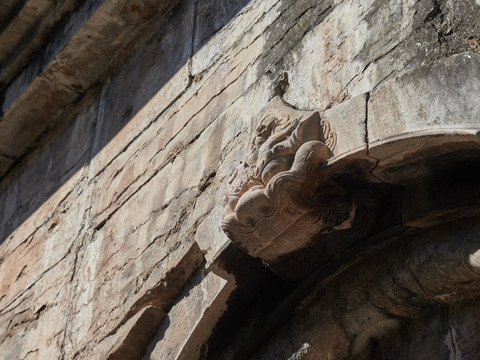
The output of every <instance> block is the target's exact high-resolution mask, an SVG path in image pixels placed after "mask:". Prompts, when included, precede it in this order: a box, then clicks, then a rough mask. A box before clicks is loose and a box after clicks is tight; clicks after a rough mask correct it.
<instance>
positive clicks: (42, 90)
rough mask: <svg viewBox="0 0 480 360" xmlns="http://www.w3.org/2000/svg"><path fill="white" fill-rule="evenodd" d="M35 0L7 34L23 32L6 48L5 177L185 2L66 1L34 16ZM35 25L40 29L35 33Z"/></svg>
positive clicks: (1, 120)
mask: <svg viewBox="0 0 480 360" xmlns="http://www.w3.org/2000/svg"><path fill="white" fill-rule="evenodd" d="M32 1H34V0H30V2H27V3H26V4H24V6H23V8H22V9H21V10H19V11H18V12H17V14H16V18H15V19H12V20H11V21H10V23H9V25H7V26H6V28H5V29H4V31H3V32H2V34H0V40H1V39H2V37H4V36H7V35H8V34H9V33H12V32H15V31H17V36H16V37H15V39H17V40H10V41H9V42H4V43H3V44H5V45H4V46H2V47H1V48H0V60H1V62H2V68H0V82H3V86H2V88H0V91H1V93H0V99H1V100H2V105H1V109H2V115H1V117H0V134H1V137H0V154H2V155H3V158H6V159H8V160H9V161H1V162H0V176H3V175H5V174H6V173H7V172H8V170H9V169H10V168H11V167H12V166H14V163H15V161H16V160H18V159H19V158H21V157H22V156H24V155H25V154H26V153H27V152H28V151H29V149H32V148H34V147H35V146H37V145H38V143H39V142H40V138H41V137H42V136H44V135H45V133H54V131H53V130H55V129H56V128H57V127H60V126H63V125H64V124H65V121H66V120H65V119H66V118H68V117H69V116H68V115H69V112H70V111H71V110H72V108H73V105H74V104H75V103H76V102H78V101H79V100H80V99H81V98H82V97H83V96H84V95H85V94H86V92H87V91H88V90H89V89H90V88H91V87H92V86H93V85H95V84H98V83H102V82H103V81H105V79H106V77H107V76H108V73H109V72H110V71H111V70H112V69H113V68H115V67H116V66H118V65H119V64H120V63H121V62H123V61H124V60H125V59H126V58H127V57H128V56H129V54H131V53H133V52H134V51H135V49H136V48H138V47H139V46H141V44H142V41H141V37H142V36H143V35H145V34H149V33H150V34H151V33H154V31H152V29H151V28H154V27H157V26H158V24H159V22H160V21H161V20H162V19H163V18H164V17H165V16H166V14H168V12H169V10H171V9H172V8H173V7H174V6H175V5H176V4H178V0H169V1H160V0H152V1H150V2H148V4H144V2H142V1H138V0H120V1H110V0H106V1H99V0H90V1H87V2H84V3H83V4H82V5H80V6H78V7H76V8H75V6H74V3H75V2H74V1H68V0H65V1H64V2H63V3H62V5H61V6H59V7H58V10H55V9H50V8H48V9H43V10H44V11H43V12H42V11H40V10H39V11H40V12H39V13H38V14H37V15H38V16H39V17H40V18H41V20H35V21H34V20H32V18H31V17H29V16H28V14H29V11H27V10H29V9H28V5H29V4H30V3H31V2H32ZM66 15H69V16H66ZM24 17H25V18H24ZM65 18H68V21H65ZM61 19H63V21H61ZM25 23H28V24H30V25H31V26H30V27H29V26H26V25H25ZM19 24H23V26H22V27H19ZM35 26H36V27H37V32H35V33H32V31H33V30H32V27H33V28H35ZM15 27H17V29H15ZM144 37H145V36H144ZM144 40H145V41H147V40H148V38H147V37H145V39H144ZM12 54H13V55H12ZM14 55H15V56H14ZM25 58H28V59H29V60H28V63H25ZM60 119H62V121H60Z"/></svg>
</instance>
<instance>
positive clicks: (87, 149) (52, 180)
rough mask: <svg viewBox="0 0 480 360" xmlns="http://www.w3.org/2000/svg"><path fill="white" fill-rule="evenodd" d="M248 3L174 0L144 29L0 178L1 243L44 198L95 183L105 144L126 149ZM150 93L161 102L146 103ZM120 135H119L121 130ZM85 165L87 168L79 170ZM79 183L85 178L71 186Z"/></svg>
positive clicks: (186, 83)
mask: <svg viewBox="0 0 480 360" xmlns="http://www.w3.org/2000/svg"><path fill="white" fill-rule="evenodd" d="M249 2H250V0H189V1H185V2H180V4H178V5H177V6H176V7H175V8H174V9H173V10H172V13H171V14H170V15H169V16H166V17H165V21H164V22H163V23H161V24H158V27H157V29H156V31H155V32H154V33H148V34H143V35H144V36H145V38H148V40H147V41H146V45H144V46H143V47H141V48H140V49H139V50H138V51H137V52H136V53H135V54H134V55H133V56H132V57H130V58H129V59H128V61H127V62H126V63H125V64H124V65H123V66H122V67H121V68H120V69H119V70H118V71H117V72H115V73H114V74H113V75H112V76H111V77H110V79H109V81H107V82H106V83H105V84H103V85H102V86H101V88H99V87H95V88H93V89H91V90H90V92H89V93H87V95H86V96H85V97H84V99H82V101H81V102H80V103H79V104H78V108H79V112H78V114H79V115H77V116H76V117H74V118H73V119H72V121H71V122H70V123H69V125H68V126H66V127H65V128H64V129H63V130H62V131H61V133H60V134H59V135H57V136H56V137H55V138H54V139H53V140H52V141H50V142H49V143H48V144H47V145H45V146H44V147H43V148H42V149H38V150H36V153H35V154H32V155H31V156H30V158H31V160H29V162H28V163H26V165H25V166H23V168H19V169H18V170H14V171H13V172H11V173H10V175H9V177H6V178H4V179H3V183H4V184H3V186H4V190H3V193H1V194H0V203H1V204H2V205H1V206H2V207H3V209H2V211H0V224H1V225H0V244H1V243H3V242H4V241H5V240H6V239H7V238H8V237H9V236H10V235H11V234H12V233H13V232H14V230H15V229H16V228H18V227H19V226H20V225H21V224H22V223H24V222H25V221H26V220H27V219H29V218H30V217H31V216H32V215H34V214H35V212H36V211H37V210H38V209H39V208H40V207H41V206H42V205H43V204H45V203H46V202H47V200H49V199H51V198H52V197H55V199H54V201H52V203H53V202H54V203H56V204H57V203H59V202H61V201H62V199H65V198H66V197H67V196H68V194H69V193H70V192H71V191H79V192H81V191H83V190H82V189H81V188H82V187H85V185H86V184H87V182H88V181H90V182H93V180H92V179H93V178H94V177H95V176H96V175H97V174H100V173H101V172H102V171H103V169H104V168H105V167H106V166H108V164H109V163H110V162H111V161H112V159H113V158H115V155H114V154H112V153H108V152H109V151H110V152H111V150H108V149H105V147H106V145H107V144H109V143H114V142H115V141H118V142H119V144H118V146H116V147H114V148H115V149H117V148H119V149H121V150H118V152H121V151H124V150H125V148H126V147H127V146H128V145H129V144H130V143H131V142H132V141H133V140H134V139H135V138H136V137H138V135H139V134H140V133H141V132H142V131H144V130H145V129H147V128H148V126H149V124H151V123H153V122H154V121H155V120H156V119H157V118H158V117H159V116H160V115H161V114H162V113H164V112H165V111H166V110H167V109H168V107H169V106H170V105H172V104H173V103H174V102H175V101H176V100H178V98H179V97H181V95H182V94H183V93H184V92H185V91H186V90H187V89H188V87H190V86H191V84H192V80H193V76H194V75H195V74H192V66H191V63H190V62H191V59H192V57H193V56H194V55H195V54H196V53H197V52H199V51H200V50H201V49H202V48H203V47H204V46H205V45H206V44H207V43H208V41H209V40H210V39H211V38H212V37H213V36H214V35H215V34H216V33H217V32H218V31H219V30H220V29H222V28H223V27H224V26H225V25H227V24H228V22H229V21H230V20H231V19H232V18H234V17H235V16H236V15H237V14H238V13H239V11H240V10H241V9H242V8H244V7H245V6H246V5H247V4H248V3H249ZM209 65H211V64H209ZM200 70H201V69H200ZM199 72H201V71H199ZM154 97H156V99H160V100H156V102H155V103H154V104H152V103H149V102H151V101H152V98H154ZM122 132H124V133H125V134H124V135H122V134H120V133H122ZM117 135H120V136H117ZM116 137H117V138H116ZM88 164H90V168H89V169H88V171H83V172H82V169H83V170H85V169H84V167H85V165H88ZM14 173H16V174H14ZM15 175H16V177H15V178H14V176H15ZM80 182H83V183H82V184H80V185H79V186H73V185H74V184H76V183H80ZM64 187H65V188H66V189H63V190H62V188H64ZM74 188H76V190H74ZM59 190H62V191H59ZM57 196H58V199H56V197H57ZM57 200H58V201H57ZM86 207H88V206H86ZM51 210H53V209H50V208H49V206H47V208H46V209H42V217H43V218H44V219H43V220H42V219H39V222H38V224H36V225H35V226H41V225H42V221H43V223H45V220H46V219H47V218H48V217H49V216H51V214H49V215H45V211H47V212H48V211H51ZM33 230H34V229H32V231H33ZM24 235H25V234H24ZM26 235H27V236H29V235H28V234H26ZM22 237H23V235H22Z"/></svg>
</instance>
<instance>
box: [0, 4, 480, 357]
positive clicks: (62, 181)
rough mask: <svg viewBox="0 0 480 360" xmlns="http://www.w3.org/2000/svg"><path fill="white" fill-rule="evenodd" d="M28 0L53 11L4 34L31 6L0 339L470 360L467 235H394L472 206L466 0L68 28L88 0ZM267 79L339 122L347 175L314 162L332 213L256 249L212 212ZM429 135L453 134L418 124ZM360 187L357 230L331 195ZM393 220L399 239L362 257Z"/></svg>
mask: <svg viewBox="0 0 480 360" xmlns="http://www.w3.org/2000/svg"><path fill="white" fill-rule="evenodd" d="M35 3H36V4H39V5H41V7H39V8H38V9H37V10H36V12H35V11H34V13H36V14H40V13H41V14H47V13H48V14H52V11H53V17H51V18H48V19H46V18H45V19H43V20H42V19H35V18H34V17H29V18H28V21H25V22H23V23H22V24H21V25H22V28H20V27H18V28H13V27H12V28H10V30H8V31H5V32H4V33H3V34H2V35H0V39H1V38H2V37H1V36H4V37H6V36H7V35H8V34H12V30H15V29H16V30H18V31H20V30H21V31H24V30H22V29H25V28H26V27H29V26H30V25H31V24H32V21H33V22H36V21H37V20H38V21H40V22H39V23H38V24H39V27H38V30H39V32H38V33H35V34H34V35H35V36H34V38H33V39H32V41H31V42H29V43H28V45H27V46H26V47H25V50H26V51H25V52H21V53H19V57H18V58H16V59H17V60H15V61H16V62H15V64H14V65H15V66H14V65H12V66H11V67H10V68H9V71H7V72H2V73H1V74H0V81H2V80H1V79H6V78H11V80H13V79H14V78H15V76H13V75H15V74H17V73H18V74H20V72H18V71H19V70H20V69H22V72H21V74H20V76H18V77H16V80H15V81H14V82H9V84H10V86H9V87H8V89H7V88H5V90H7V91H5V97H4V98H2V100H3V105H2V108H4V112H5V114H3V117H2V118H1V119H0V176H3V175H4V173H6V171H7V170H8V169H10V167H11V166H14V168H13V170H10V172H9V173H8V174H7V175H6V177H5V178H3V180H2V183H1V184H0V188H1V194H0V203H1V207H0V208H1V209H2V210H1V211H0V234H1V240H0V242H2V244H1V246H0V289H1V291H0V353H2V354H6V355H5V356H7V358H12V359H15V358H21V359H31V358H39V359H50V358H53V359H55V358H62V357H64V358H68V359H74V360H79V359H96V358H98V359H105V358H106V357H108V356H110V357H111V358H112V359H113V358H118V357H120V358H121V357H122V356H123V357H126V356H127V355H128V356H130V357H135V358H140V357H141V356H144V359H145V360H146V359H157V358H158V359H160V358H168V359H173V358H184V359H195V358H202V359H204V358H208V357H209V354H221V356H220V355H219V357H217V358H221V359H225V360H226V359H233V358H234V356H235V353H236V352H237V354H239V355H238V356H239V357H241V356H244V357H245V358H249V356H254V354H255V353H256V352H257V357H258V358H262V359H274V358H278V357H280V358H282V359H283V358H285V359H289V358H290V359H309V358H310V359H318V358H329V359H342V358H344V357H346V356H349V355H350V356H354V357H355V358H362V357H363V358H365V359H368V358H372V357H373V356H374V355H378V354H387V353H388V354H389V356H390V358H392V359H412V358H415V357H418V356H420V355H419V354H421V355H422V356H423V354H426V355H425V358H448V357H449V356H451V354H453V353H455V354H456V356H457V358H466V359H470V358H471V359H472V360H473V359H475V358H476V357H475V356H476V354H477V353H478V347H477V346H476V344H474V343H473V342H471V341H469V338H468V334H471V333H474V332H478V331H477V327H478V324H476V321H475V319H476V318H478V316H476V313H477V312H476V310H475V304H476V301H477V298H478V261H477V260H478V259H477V258H478V249H477V248H475V246H476V245H477V242H476V240H475V239H473V238H470V237H468V236H467V235H466V234H464V235H465V236H462V237H461V240H462V241H464V240H465V239H470V240H471V244H473V245H475V246H474V247H467V246H463V245H464V244H463V243H462V246H459V244H460V242H461V241H459V239H458V236H457V237H455V236H454V235H452V237H451V238H450V240H449V241H445V242H442V241H443V240H442V241H440V240H438V239H443V238H442V236H446V235H445V234H446V233H448V232H449V231H451V230H452V229H453V228H449V229H447V230H448V231H447V230H445V229H444V231H439V232H435V231H432V232H430V235H434V236H431V239H430V240H432V239H437V240H438V241H437V242H435V241H431V242H430V243H428V246H427V244H426V243H427V242H428V241H430V240H428V241H427V240H425V239H423V237H422V238H421V239H420V240H421V241H419V242H418V244H417V243H416V241H417V240H418V238H416V237H412V238H409V237H408V236H406V235H405V236H404V232H406V231H407V229H409V228H413V229H422V230H418V231H422V232H425V234H427V235H425V237H428V233H429V231H431V228H432V227H434V226H438V224H439V223H440V224H441V223H442V222H445V221H447V220H448V221H451V222H452V223H456V224H460V222H461V221H460V219H462V218H465V217H467V218H468V217H472V218H473V216H474V215H475V214H477V213H478V207H477V206H476V203H475V202H476V201H477V200H476V199H477V197H478V190H475V189H476V188H478V186H476V184H477V182H478V181H477V179H476V177H475V176H473V174H475V171H476V170H477V169H478V165H476V164H477V163H478V151H479V149H480V145H479V141H478V136H477V135H476V134H477V133H478V121H477V118H478V117H479V112H478V101H476V97H477V94H478V92H479V90H480V89H479V87H478V81H477V80H478V79H477V77H478V76H477V74H478V72H479V71H478V70H479V69H478V64H477V63H478V59H477V58H478V51H479V47H478V41H479V40H478V39H479V38H480V34H479V32H478V31H479V28H478V19H480V16H479V7H478V4H477V2H476V1H474V0H466V1H462V2H454V1H451V0H440V1H430V0H420V1H413V0H412V1H397V0H389V1H383V2H382V1H359V0H338V1H322V2H318V1H313V0H301V1H293V0H284V1H277V0H271V1H270V0H269V1H257V0H252V1H230V0H205V1H204V0H199V1H186V2H182V3H181V4H180V5H179V6H178V7H176V8H175V9H171V7H173V6H174V5H175V3H176V2H170V1H167V2H158V1H147V2H146V1H135V0H133V1H120V2H112V1H104V2H102V1H90V2H84V3H82V4H80V5H79V6H80V8H78V9H77V10H78V12H76V13H72V14H70V15H71V16H69V17H68V21H67V22H66V23H65V24H64V25H65V27H64V28H60V27H59V28H53V27H51V25H52V24H54V23H55V22H57V21H58V20H59V19H60V18H62V14H64V13H65V11H66V10H68V7H69V6H72V4H73V3H76V2H72V1H63V2H61V4H60V3H59V4H58V8H54V7H52V3H51V2H50V1H47V0H45V1H44V0H30V1H28V2H27V3H26V6H25V9H24V11H30V12H32V9H33V8H32V5H33V4H35ZM160 3H161V4H160ZM17 5H18V4H17ZM14 6H15V1H6V2H4V4H3V3H2V8H1V9H0V18H2V19H5V18H6V16H7V15H6V14H7V13H8V14H13V13H15V8H14ZM20 7H21V6H20ZM19 9H20V8H19ZM20 10H21V9H20ZM20 10H19V11H20ZM167 10H169V11H167ZM170 10H172V11H171V12H170ZM19 13H20V12H19ZM30 15H32V14H30ZM165 15H167V16H166V17H165ZM13 20H15V19H13ZM19 20H21V18H17V19H16V20H15V21H16V22H17V23H18V21H19ZM25 20H27V18H25ZM13 23H14V22H11V24H13ZM5 26H10V25H8V24H7V23H5ZM0 27H1V26H0ZM5 29H6V27H5ZM46 29H53V30H52V31H53V32H54V34H53V35H52V38H49V36H46V33H45V30H46ZM63 30H65V31H64V32H63ZM17 35H18V33H17ZM37 35H38V36H37ZM42 36H46V38H48V40H49V41H50V40H51V41H50V45H51V46H50V45H49V46H43V45H42V44H43V40H42V39H44V38H42ZM46 38H45V39H46ZM134 38H136V39H137V40H138V41H133V42H132V41H131V40H132V39H134ZM9 39H10V40H9V41H7V42H2V45H0V51H1V49H4V47H5V46H10V45H14V44H13V42H15V41H17V40H15V39H17V38H16V37H15V36H10V37H9ZM25 41H26V40H25ZM0 42H1V41H0ZM27 42H28V41H27ZM25 44H26V43H22V44H19V45H21V46H20V47H22V46H23V45H25ZM92 44H94V45H92ZM9 49H10V48H9ZM35 49H41V52H39V53H37V55H38V58H37V59H31V61H30V55H32V54H34V50H35ZM42 54H43V55H42ZM1 55H2V56H3V55H8V54H4V53H2V54H1ZM3 58H4V57H2V59H3ZM27 60H28V63H26V62H25V61H27ZM125 60H127V61H125ZM12 64H13V63H12ZM2 65H4V64H3V63H2ZM113 65H114V66H113ZM17 70H18V71H17ZM38 74H41V75H39V76H37V75H38ZM2 76H3V77H2ZM12 76H13V77H12ZM94 84H95V85H94ZM5 85H7V84H5ZM2 86H3V85H2ZM2 93H3V89H2ZM275 96H279V97H281V98H283V99H284V100H286V101H287V102H288V103H289V104H290V105H291V106H292V107H293V108H295V109H296V110H295V111H298V112H300V113H307V112H309V113H311V112H318V116H319V117H318V119H319V120H320V121H322V120H324V121H326V122H327V123H328V124H329V125H330V131H331V132H334V133H335V134H336V143H335V145H334V146H329V150H330V151H331V154H330V153H329V156H330V155H333V157H331V158H329V161H328V162H327V164H328V166H327V167H326V168H327V169H334V170H331V171H330V170H327V172H326V173H324V174H323V175H322V173H318V176H319V177H318V178H316V180H318V181H319V183H322V184H326V186H325V187H326V188H325V189H323V188H322V189H320V190H319V191H318V193H317V195H319V197H320V198H321V199H320V200H321V201H319V202H318V204H322V206H324V204H328V206H324V208H323V209H330V210H332V209H333V210H332V211H331V212H329V214H334V216H333V217H335V219H336V220H339V219H340V220H341V221H340V220H339V222H338V223H337V224H336V225H335V226H336V228H335V229H334V230H333V231H331V232H328V234H325V235H326V237H322V238H320V239H315V241H313V243H314V244H313V245H312V247H307V248H306V249H303V250H301V251H300V250H299V252H293V253H290V252H289V251H290V250H292V249H291V248H290V249H288V251H286V253H285V254H283V255H284V256H283V257H281V259H280V260H279V262H276V263H275V264H270V267H266V266H265V264H263V263H262V262H260V261H258V262H256V261H254V260H252V259H251V258H249V257H248V256H247V255H245V254H243V253H240V252H239V250H237V249H236V248H235V247H233V246H231V245H230V241H229V240H228V238H227V237H226V235H225V234H223V233H222V232H221V229H220V227H221V219H222V217H223V207H224V204H225V198H224V194H225V193H227V192H228V179H229V177H230V175H231V174H232V172H233V171H234V170H235V169H236V168H237V167H238V166H239V165H240V164H241V161H242V159H244V157H245V155H246V154H247V153H248V151H249V149H250V140H251V137H252V136H253V134H254V132H255V129H256V128H257V126H258V124H259V122H257V121H256V120H255V119H256V118H255V115H256V114H258V113H259V111H260V110H261V109H262V108H263V107H264V106H265V105H266V104H267V103H269V101H270V100H271V99H273V98H274V97H275ZM23 100H25V101H23ZM72 102H76V103H75V104H72ZM27 105H28V106H27ZM53 125H58V127H55V129H53ZM63 126H65V127H63ZM2 129H3V131H1V130H2ZM62 129H63V130H62ZM451 129H454V130H452V131H451V133H450V134H449V135H447V132H448V131H450V130H451ZM459 129H460V130H459ZM322 130H323V129H322ZM430 130H433V131H440V132H441V133H442V136H441V137H422V138H418V137H417V138H418V139H417V140H416V139H415V134H417V135H418V134H419V132H425V131H427V132H428V131H430ZM459 131H460V132H462V131H463V132H464V133H465V136H463V135H462V137H459V136H457V135H456V134H458V132H459ZM463 132H462V134H463ZM57 133H58V134H57ZM48 134H50V135H48ZM54 134H55V136H56V137H55V138H54V139H53V135H54ZM405 134H407V137H408V136H410V135H413V136H412V137H411V138H409V139H407V140H405V139H404V140H405V141H403V140H402V141H395V142H392V141H390V140H391V137H402V136H404V135H405ZM38 135H41V137H40V138H38V139H37V136H38ZM32 139H34V140H35V139H37V140H38V144H39V145H38V146H37V145H35V147H36V148H35V149H29V146H30V145H31V144H32V142H31V141H32ZM42 139H43V140H42ZM52 139H53V140H52ZM35 144H37V143H35ZM24 150H27V151H28V152H29V154H30V155H29V156H27V157H25V158H24V159H23V160H21V157H22V156H23V155H24V154H25V152H24ZM400 165H401V166H400ZM452 169H454V170H455V171H453V170H452ZM449 174H450V175H449ZM452 189H453V190H452ZM352 202H355V203H358V204H362V206H360V207H357V208H355V209H356V210H358V211H357V212H356V213H355V216H357V215H358V218H357V223H355V224H354V225H355V226H352V227H351V228H349V225H350V224H351V223H350V222H348V221H347V222H344V221H343V220H344V218H341V217H339V216H338V214H339V213H342V214H343V215H345V214H347V215H348V216H350V215H351V212H350V210H351V209H352V208H351V207H349V206H347V205H351V204H352ZM345 209H347V210H348V211H346V210H345ZM348 216H347V218H349V217H348ZM475 216H476V215H475ZM342 219H343V220H342ZM317 220H318V219H317ZM327 220H328V219H327ZM457 221H458V222H457ZM357 226H359V227H357ZM464 227H466V225H464V224H463V225H458V229H463V228H464ZM454 228H455V229H457V226H455V227H454ZM429 229H430V230H429ZM392 233H393V235H392ZM339 234H341V235H339ZM379 234H380V235H381V236H380V235H379ZM384 234H387V235H385V238H388V239H389V240H388V241H390V243H391V244H394V245H395V246H397V247H396V248H391V249H388V247H387V248H386V249H385V250H378V251H380V252H379V253H376V254H377V255H378V257H377V255H373V256H371V257H370V258H368V256H370V255H369V251H377V250H376V247H377V246H380V245H382V239H383V240H385V238H383V237H382V236H384ZM297 235H298V234H297ZM372 235H375V236H372ZM457 235H458V234H457ZM422 236H423V235H422ZM399 239H402V240H401V241H400V240H399ZM422 239H423V240H422ZM317 240H318V241H317ZM396 240H399V244H396V242H397V241H396ZM424 240H425V241H424ZM388 241H387V242H388ZM402 241H404V242H405V244H404V245H402ZM315 244H316V246H315ZM422 244H423V245H424V246H423V245H422ZM383 245H384V244H383ZM420 245H422V246H420ZM293 250H298V249H296V248H295V249H293ZM236 251H238V252H236ZM382 251H383V252H382ZM223 252H225V253H223ZM226 253H228V255H225V254H226ZM222 254H223V255H225V256H224V257H222ZM366 258H368V259H369V260H368V261H367V262H365V263H364V261H362V259H366ZM246 259H248V260H246ZM460 259H461V261H462V264H463V265H459V262H460ZM225 261H233V262H234V263H232V264H227V263H225ZM355 261H357V262H359V264H358V265H355V266H356V267H354V268H351V269H348V266H350V265H351V264H352V263H353V262H355ZM319 269H320V270H319ZM215 271H216V272H217V274H216V273H215ZM272 272H275V274H277V275H280V276H283V279H289V281H285V280H282V279H279V278H278V277H277V275H272ZM319 272H320V275H318V274H319ZM339 273H342V274H340V275H338V274H339ZM220 274H221V276H224V278H222V277H220ZM412 274H413V275H412ZM335 275H338V276H337V277H335ZM310 276H313V278H311V277H310ZM315 276H318V277H316V278H315ZM329 276H331V277H329ZM252 277H255V279H252ZM292 279H293V280H294V281H292ZM312 279H313V280H312ZM308 281H312V283H314V284H321V285H319V288H317V289H315V291H313V292H310V290H312V287H313V286H314V285H312V283H310V284H308ZM252 283H255V284H254V285H252ZM337 285H338V286H337ZM309 292H310V295H309V296H307V293H309ZM302 299H303V301H302ZM446 303H447V304H448V311H446V306H447V305H445V304H446ZM242 304H248V309H244V307H242ZM159 307H161V308H162V310H159ZM157 310H158V311H157ZM152 311H153V313H154V314H152V313H151V312H152ZM249 311H253V312H254V313H255V315H254V316H253V315H252V314H251V313H249ZM447 312H448V313H449V314H450V315H449V317H448V318H447V317H446V316H445V314H446V313H447ZM155 314H156V315H155ZM225 314H226V315H225ZM232 314H233V315H232ZM157 315H158V316H157ZM150 316H152V318H151V320H154V321H150V320H149V319H150ZM163 316H165V318H164V319H163V320H162V321H161V318H162V317H163ZM229 316H231V317H229ZM290 316H292V317H291V321H290V320H288V319H289V317H290ZM252 318H253V319H254V320H251V319H252ZM275 318H278V319H280V320H279V321H280V322H275ZM219 319H220V320H219ZM228 321H231V323H232V324H233V325H234V326H231V327H228V326H227V327H225V326H224V327H222V328H221V329H227V330H228V331H225V333H224V334H222V333H220V334H219V331H220V330H218V329H217V328H216V327H217V326H220V325H219V324H220V323H223V324H224V323H225V322H228ZM249 321H251V322H249ZM282 322H283V327H281V326H282ZM407 323H408V324H407ZM236 332H237V333H238V332H240V333H242V334H243V335H244V336H245V337H242V335H241V334H240V335H238V334H236ZM275 332H276V333H275ZM152 334H156V338H155V339H153V341H152V342H150V343H149V344H147V342H148V339H149V338H150V337H151V335H152ZM272 334H273V337H272V338H271V340H270V341H269V339H270V337H271V336H272ZM222 336H224V337H223V338H222ZM212 339H213V340H212ZM425 339H428V341H426V340H425ZM227 342H228V346H226V345H220V346H221V348H220V349H219V348H218V346H219V345H218V344H226V343H227ZM398 344H401V346H400V347H399V346H397V345H398ZM263 345H265V347H264V348H263V349H261V350H259V349H260V348H261V347H262V346H263ZM210 346H211V347H217V348H215V349H214V348H209V347H210ZM222 346H223V347H222ZM133 349H135V350H133ZM141 349H143V351H145V349H147V350H146V354H143V352H142V350H141ZM222 349H225V351H226V352H225V353H222V351H221V350H222ZM398 349H403V352H400V351H399V350H398ZM419 349H420V350H421V351H419ZM132 351H133V352H132ZM141 352H142V353H141ZM352 354H353V355H352ZM469 354H470V355H469ZM469 356H471V357H469Z"/></svg>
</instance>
